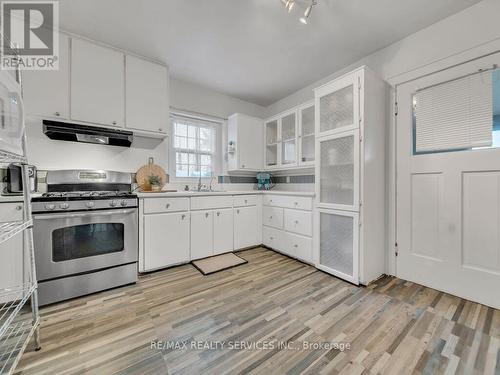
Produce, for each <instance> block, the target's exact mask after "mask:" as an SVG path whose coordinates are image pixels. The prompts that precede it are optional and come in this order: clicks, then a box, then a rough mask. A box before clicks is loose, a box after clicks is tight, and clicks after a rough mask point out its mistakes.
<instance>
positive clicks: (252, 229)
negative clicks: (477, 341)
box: [234, 206, 261, 249]
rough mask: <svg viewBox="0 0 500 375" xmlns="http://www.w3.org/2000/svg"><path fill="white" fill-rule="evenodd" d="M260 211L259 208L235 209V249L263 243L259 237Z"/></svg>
mask: <svg viewBox="0 0 500 375" xmlns="http://www.w3.org/2000/svg"><path fill="white" fill-rule="evenodd" d="M260 223H261V221H260V220H259V210H258V207H257V206H250V207H239V208H235V209H234V248H235V249H243V248H245V247H250V246H256V245H259V244H260V243H261V240H260V238H259V237H260V236H259V225H260Z"/></svg>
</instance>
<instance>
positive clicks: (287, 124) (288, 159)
mask: <svg viewBox="0 0 500 375" xmlns="http://www.w3.org/2000/svg"><path fill="white" fill-rule="evenodd" d="M264 144H265V146H266V150H265V155H264V158H265V167H266V168H267V169H271V170H272V169H279V168H281V167H285V168H286V167H292V166H296V165H297V154H298V153H297V111H296V110H295V109H294V110H291V111H288V112H285V113H283V114H281V115H279V116H277V117H275V118H273V119H270V120H268V121H266V123H265V131H264Z"/></svg>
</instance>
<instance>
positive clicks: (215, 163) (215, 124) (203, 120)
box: [169, 112, 223, 183]
mask: <svg viewBox="0 0 500 375" xmlns="http://www.w3.org/2000/svg"><path fill="white" fill-rule="evenodd" d="M177 119H185V120H186V121H190V122H193V123H195V124H196V123H198V124H199V125H198V124H196V125H197V126H199V127H203V125H207V126H206V127H209V128H212V129H213V130H214V140H213V147H214V149H213V152H212V153H209V152H203V151H200V150H199V149H197V150H195V151H194V152H193V150H190V149H189V148H185V149H184V148H176V147H175V137H176V133H175V124H176V122H177V121H176V120H177ZM170 122H171V124H170V126H171V140H170V143H169V146H170V147H169V149H170V151H169V169H170V171H171V173H170V181H171V182H174V183H193V182H194V181H197V180H198V179H199V176H191V177H190V176H177V159H176V153H177V152H179V151H181V152H186V153H191V154H195V155H212V172H213V178H217V176H218V175H219V174H220V171H221V166H222V126H223V120H222V119H220V120H219V119H215V118H210V117H204V116H198V115H193V114H190V113H184V112H172V113H171V114H170ZM196 140H197V142H199V134H198V135H197V137H196ZM197 148H198V145H197ZM196 157H197V158H198V156H196ZM210 178H211V177H205V176H202V177H201V179H202V180H210Z"/></svg>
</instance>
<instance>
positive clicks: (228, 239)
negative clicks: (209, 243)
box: [213, 208, 234, 255]
mask: <svg viewBox="0 0 500 375" xmlns="http://www.w3.org/2000/svg"><path fill="white" fill-rule="evenodd" d="M213 215H214V255H217V254H222V253H227V252H229V251H233V225H234V220H233V209H232V208H225V209H218V210H214V212H213Z"/></svg>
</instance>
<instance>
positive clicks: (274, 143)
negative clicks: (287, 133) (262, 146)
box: [265, 120, 278, 167]
mask: <svg viewBox="0 0 500 375" xmlns="http://www.w3.org/2000/svg"><path fill="white" fill-rule="evenodd" d="M265 134H266V166H268V167H270V166H274V165H277V164H278V120H273V121H269V122H267V123H266V129H265Z"/></svg>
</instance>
